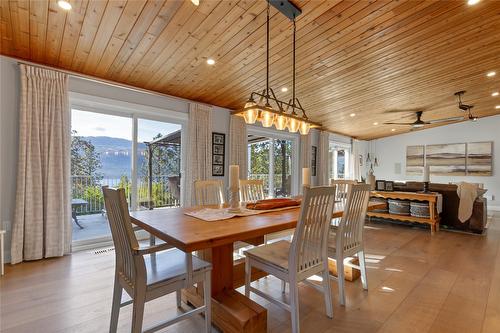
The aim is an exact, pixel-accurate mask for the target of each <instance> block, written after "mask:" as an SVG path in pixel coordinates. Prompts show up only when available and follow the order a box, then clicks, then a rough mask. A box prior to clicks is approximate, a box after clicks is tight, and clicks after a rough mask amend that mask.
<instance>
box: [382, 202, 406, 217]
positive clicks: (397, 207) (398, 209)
mask: <svg viewBox="0 0 500 333" xmlns="http://www.w3.org/2000/svg"><path fill="white" fill-rule="evenodd" d="M387 202H388V203H389V214H395V215H405V216H408V215H410V202H409V201H408V200H395V199H389V200H387Z"/></svg>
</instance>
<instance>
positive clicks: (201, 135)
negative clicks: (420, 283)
mask: <svg viewBox="0 0 500 333" xmlns="http://www.w3.org/2000/svg"><path fill="white" fill-rule="evenodd" d="M188 127H189V128H188V132H189V134H188V147H189V148H188V149H189V150H188V154H187V155H188V156H187V161H186V162H187V163H186V165H187V167H186V183H185V184H186V186H185V187H186V190H185V197H184V198H185V199H184V206H186V207H189V206H192V205H194V204H195V196H194V181H195V180H206V179H210V178H211V175H212V155H211V154H212V107H210V106H207V105H203V104H197V103H189V120H188Z"/></svg>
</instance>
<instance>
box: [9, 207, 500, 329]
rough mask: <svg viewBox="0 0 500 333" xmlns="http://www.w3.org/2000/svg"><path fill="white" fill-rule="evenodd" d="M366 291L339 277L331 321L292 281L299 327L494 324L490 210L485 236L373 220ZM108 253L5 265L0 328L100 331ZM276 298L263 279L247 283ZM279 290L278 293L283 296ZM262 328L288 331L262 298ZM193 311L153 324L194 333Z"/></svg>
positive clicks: (272, 284) (156, 311) (497, 286)
mask: <svg viewBox="0 0 500 333" xmlns="http://www.w3.org/2000/svg"><path fill="white" fill-rule="evenodd" d="M366 246H367V251H366V252H367V254H368V261H369V270H368V280H369V288H370V289H369V292H364V291H363V290H362V288H361V284H360V281H359V280H358V281H357V282H355V283H347V306H346V307H341V306H339V305H338V298H337V295H338V291H337V286H336V283H335V282H332V287H333V288H332V289H333V293H334V302H335V307H334V319H333V320H329V319H328V318H327V317H326V316H325V314H324V303H323V298H322V295H321V294H320V293H319V292H317V291H316V290H315V289H313V288H311V287H310V286H307V285H302V286H301V287H300V291H299V297H300V322H301V329H302V331H303V332H314V333H321V332H442V333H446V332H450V333H451V332H453V333H455V332H461V333H463V332H484V333H493V332H495V333H498V332H500V253H499V251H500V213H497V214H496V215H494V217H493V219H492V223H491V225H490V229H489V231H488V234H487V236H477V235H468V234H460V233H452V232H447V231H441V232H439V233H437V234H436V235H435V236H431V234H430V232H429V231H428V230H422V229H413V228H411V227H408V226H398V225H391V224H383V223H371V224H369V225H367V229H366ZM113 266H114V253H113V252H108V253H104V254H94V252H89V251H87V252H79V253H74V254H73V255H71V256H67V257H64V258H59V259H51V260H42V261H38V262H31V263H23V264H19V265H16V266H13V267H12V266H10V265H9V266H7V267H6V275H5V276H4V277H2V278H1V279H0V331H1V332H5V333H11V332H16V333H19V332H30V333H33V332H65V333H70V332H79V333H80V332H82V333H83V332H107V331H108V324H109V317H110V309H111V294H112V283H113ZM256 285H258V286H259V288H262V289H266V290H267V291H268V292H271V293H273V294H274V295H275V296H278V297H280V296H281V292H280V283H279V281H278V280H276V279H275V278H272V277H268V278H265V279H262V280H260V281H259V282H256ZM285 298H287V296H285ZM255 299H256V300H257V301H258V302H259V303H261V304H262V305H263V306H265V307H266V308H267V309H268V310H269V312H268V331H269V332H280V333H281V332H289V331H290V316H289V314H288V313H287V312H286V311H284V310H281V309H279V308H278V307H276V306H275V305H272V304H269V303H268V302H265V301H263V300H262V299H260V298H258V297H255ZM176 311H178V310H177V309H176V307H175V296H174V295H172V296H167V297H164V298H162V299H159V300H155V301H153V302H150V303H148V304H147V306H146V315H145V328H146V327H149V326H150V325H152V324H154V323H155V322H156V321H159V320H162V319H164V318H166V317H168V316H170V315H172V314H174V313H175V312H176ZM130 317H131V307H130V306H128V307H125V308H122V311H121V313H120V321H119V331H120V332H128V331H129V330H130ZM202 330H203V320H202V318H201V317H199V318H195V319H192V320H188V321H183V322H181V323H179V324H177V325H175V326H172V327H170V328H168V329H166V330H163V331H162V332H200V331H202Z"/></svg>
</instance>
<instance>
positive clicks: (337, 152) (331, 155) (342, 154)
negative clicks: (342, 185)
mask: <svg viewBox="0 0 500 333" xmlns="http://www.w3.org/2000/svg"><path fill="white" fill-rule="evenodd" d="M350 152H351V147H350V145H349V146H348V145H343V144H339V143H334V142H330V147H329V152H328V160H329V163H328V169H329V170H328V175H329V177H330V179H349V178H350V176H351V175H350V169H349V160H350Z"/></svg>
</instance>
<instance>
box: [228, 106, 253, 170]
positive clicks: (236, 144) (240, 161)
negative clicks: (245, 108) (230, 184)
mask: <svg viewBox="0 0 500 333" xmlns="http://www.w3.org/2000/svg"><path fill="white" fill-rule="evenodd" d="M229 164H235V165H239V166H240V179H247V177H248V135H247V124H246V123H245V120H244V119H243V118H242V117H239V116H235V115H233V116H231V119H230V121H229Z"/></svg>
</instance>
